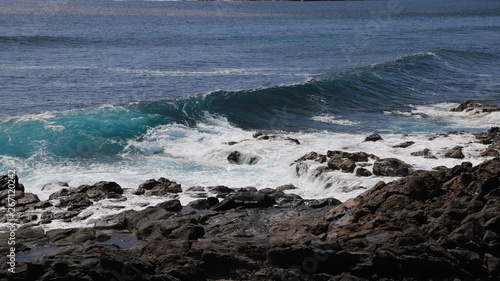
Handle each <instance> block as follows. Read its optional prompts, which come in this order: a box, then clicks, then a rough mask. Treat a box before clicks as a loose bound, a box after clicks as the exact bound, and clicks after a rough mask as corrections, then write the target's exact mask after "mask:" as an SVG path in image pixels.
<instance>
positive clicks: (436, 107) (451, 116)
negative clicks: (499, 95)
mask: <svg viewBox="0 0 500 281" xmlns="http://www.w3.org/2000/svg"><path fill="white" fill-rule="evenodd" d="M409 106H410V107H411V110H410V111H409V112H403V111H384V114H386V115H392V114H393V115H399V116H405V117H410V118H413V119H417V120H422V119H426V120H430V121H435V122H442V123H446V124H447V125H446V127H448V128H449V129H457V130H478V129H489V128H491V127H495V126H498V125H499V124H500V111H496V112H490V113H488V112H486V113H477V112H475V111H470V112H453V111H450V109H452V108H456V107H457V106H458V103H448V102H443V103H436V104H429V105H409Z"/></svg>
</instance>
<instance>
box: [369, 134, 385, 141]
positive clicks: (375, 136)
mask: <svg viewBox="0 0 500 281" xmlns="http://www.w3.org/2000/svg"><path fill="white" fill-rule="evenodd" d="M379 140H383V139H382V137H381V136H380V135H379V134H377V133H374V134H371V135H369V136H367V137H366V138H365V141H379Z"/></svg>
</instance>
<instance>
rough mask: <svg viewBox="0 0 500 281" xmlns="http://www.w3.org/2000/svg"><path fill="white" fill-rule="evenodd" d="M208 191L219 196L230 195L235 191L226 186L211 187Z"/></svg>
mask: <svg viewBox="0 0 500 281" xmlns="http://www.w3.org/2000/svg"><path fill="white" fill-rule="evenodd" d="M208 190H209V191H210V192H212V193H215V194H218V195H219V194H228V193H231V192H234V189H232V188H229V187H227V186H224V185H218V186H209V187H208Z"/></svg>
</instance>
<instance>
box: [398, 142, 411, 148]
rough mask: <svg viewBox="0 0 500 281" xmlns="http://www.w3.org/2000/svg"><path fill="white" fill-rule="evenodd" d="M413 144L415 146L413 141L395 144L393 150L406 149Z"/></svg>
mask: <svg viewBox="0 0 500 281" xmlns="http://www.w3.org/2000/svg"><path fill="white" fill-rule="evenodd" d="M414 144H415V142H414V141H405V142H403V143H400V144H397V145H395V146H393V147H394V148H407V147H409V146H412V145H414Z"/></svg>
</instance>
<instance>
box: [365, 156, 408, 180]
mask: <svg viewBox="0 0 500 281" xmlns="http://www.w3.org/2000/svg"><path fill="white" fill-rule="evenodd" d="M413 172H414V170H413V167H412V166H411V165H409V164H406V163H405V162H403V161H401V160H399V159H396V158H385V159H381V160H377V161H375V163H374V164H373V174H375V175H377V176H389V177H405V176H408V175H410V174H412V173H413Z"/></svg>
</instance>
